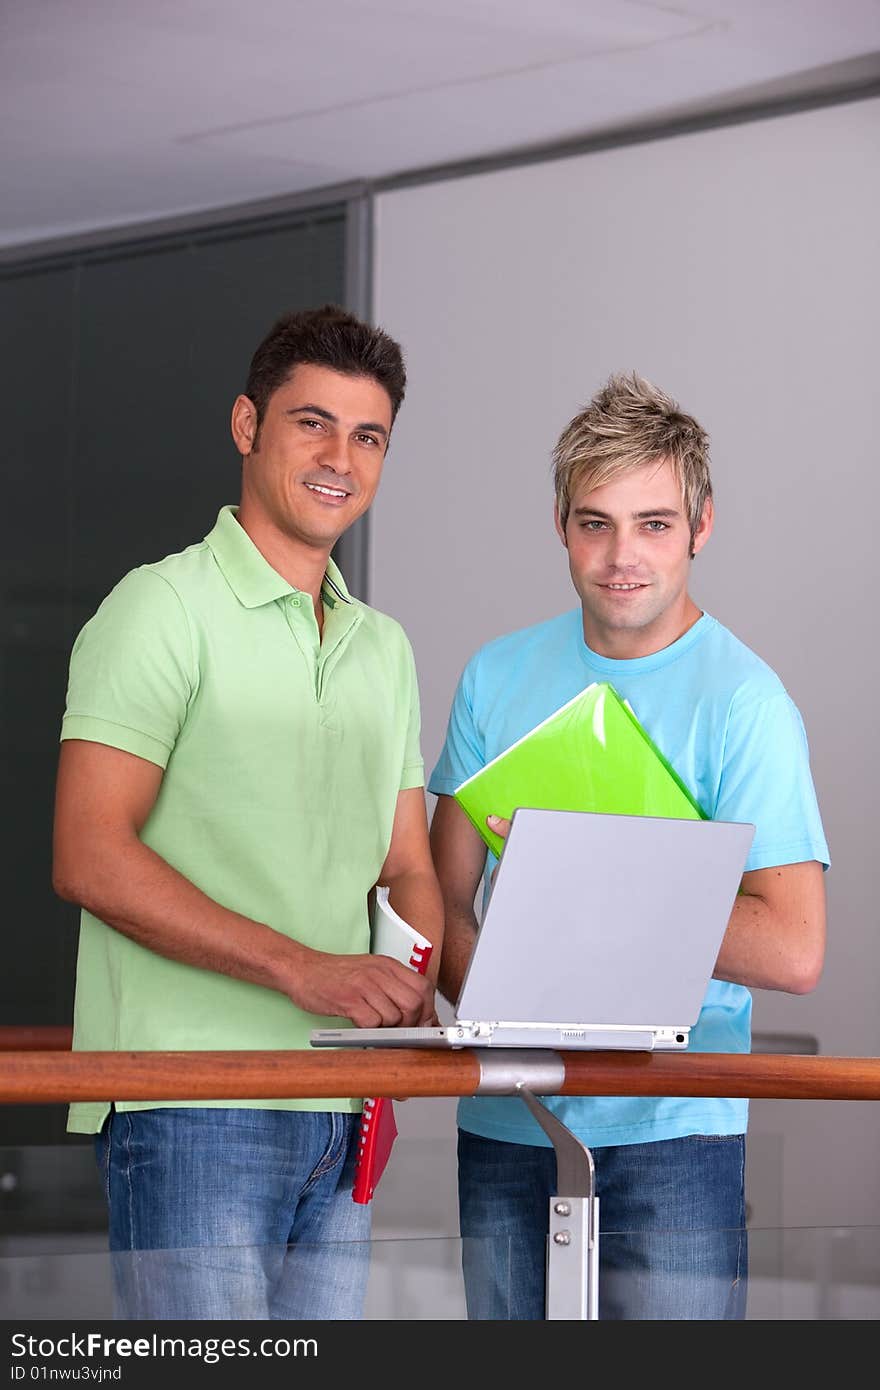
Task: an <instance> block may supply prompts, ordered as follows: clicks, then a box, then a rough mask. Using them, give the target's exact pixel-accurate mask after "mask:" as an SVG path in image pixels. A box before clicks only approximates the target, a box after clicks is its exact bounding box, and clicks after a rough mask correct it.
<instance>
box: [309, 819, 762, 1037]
mask: <svg viewBox="0 0 880 1390" xmlns="http://www.w3.org/2000/svg"><path fill="white" fill-rule="evenodd" d="M754 833H755V827H754V826H753V825H746V824H739V823H734V822H730V821H697V820H671V819H664V818H660V817H654V816H611V815H597V814H594V813H592V812H587V811H547V810H532V809H526V808H523V809H521V810H518V811H516V812H515V813H514V816H513V822H512V824H511V828H510V833H509V835H508V837H507V841H506V843H505V846H504V852H503V854H502V856H501V861H500V863H499V866H498V871H497V873H496V875H495V882H494V885H493V888H492V891H491V895H490V897H489V900H488V902H487V904H486V910H485V912H484V914H483V920H482V923H481V925H480V928H479V931H478V933H477V938H476V942H475V945H474V949H473V953H472V955H471V959H470V963H469V965H468V968H467V973H466V974H465V978H464V980H463V982H462V987H461V993H460V995H459V997H458V1000H457V1002H456V1006H455V1018H454V1021H453V1022H452V1023H451V1024H445V1025H442V1026H440V1027H421V1028H344V1027H343V1028H318V1029H316V1030H315V1031H314V1032H313V1033H312V1035H311V1042H312V1046H313V1047H363V1046H371V1047H421V1046H424V1047H531V1048H540V1047H549V1048H563V1049H578V1048H584V1049H587V1048H635V1049H640V1050H648V1051H650V1050H660V1049H663V1050H669V1051H673V1050H682V1049H684V1048H686V1047H687V1045H688V1038H689V1034H690V1029H691V1027H692V1026H693V1024H694V1023H696V1021H697V1017H698V1015H699V1012H700V1008H701V1006H702V1003H703V998H704V996H705V994H706V989H707V987H708V984H709V980H710V978H711V976H712V971H713V970H714V968H715V961H716V959H717V957H718V951H719V949H720V947H721V940H722V937H723V936H724V932H725V928H726V927H727V922H728V918H729V917H730V912H731V908H732V907H733V902H734V899H735V897H736V894H737V890H738V888H739V885H740V880H741V878H742V873H743V867H744V865H745V862H746V856H747V854H748V852H749V848H750V846H751V843H752V839H753V837H754Z"/></svg>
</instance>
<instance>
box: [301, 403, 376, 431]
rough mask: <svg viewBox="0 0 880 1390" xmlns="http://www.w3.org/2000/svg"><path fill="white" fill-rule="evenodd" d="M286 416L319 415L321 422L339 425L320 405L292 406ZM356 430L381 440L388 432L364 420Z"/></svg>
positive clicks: (337, 419)
mask: <svg viewBox="0 0 880 1390" xmlns="http://www.w3.org/2000/svg"><path fill="white" fill-rule="evenodd" d="M286 413H287V414H288V415H319V416H320V417H321V419H322V420H329V421H330V424H331V425H338V424H339V417H338V416H337V415H334V414H333V412H332V411H330V410H325V409H324V407H323V406H322V405H294V406H291V407H290V409H289V410H288V411H287V412H286ZM355 429H356V430H371V431H372V432H373V434H381V435H382V437H383V439H387V438H388V431H387V430H386V428H385V426H384V425H380V424H378V423H376V422H373V421H371V420H364V421H362V423H361V424H359V425H355Z"/></svg>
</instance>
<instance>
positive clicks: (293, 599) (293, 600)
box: [290, 594, 299, 608]
mask: <svg viewBox="0 0 880 1390" xmlns="http://www.w3.org/2000/svg"><path fill="white" fill-rule="evenodd" d="M290 602H291V603H292V604H293V606H294V608H299V594H291V596H290Z"/></svg>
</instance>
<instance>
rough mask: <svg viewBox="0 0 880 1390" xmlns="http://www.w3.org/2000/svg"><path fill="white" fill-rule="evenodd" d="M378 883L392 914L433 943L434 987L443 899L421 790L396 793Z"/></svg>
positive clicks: (431, 971)
mask: <svg viewBox="0 0 880 1390" xmlns="http://www.w3.org/2000/svg"><path fill="white" fill-rule="evenodd" d="M378 882H379V883H380V884H381V885H382V886H383V887H385V888H387V889H388V890H389V901H390V903H391V906H392V907H393V908H394V911H395V912H397V913H398V914H399V915H400V916H401V917H402V918H403V920H404V921H405V922H409V924H410V926H412V927H415V928H416V930H417V931H420V932H421V933H422V935H423V936H426V937H427V938H428V940H429V941H430V942H431V943H432V944H433V947H434V950H433V951H432V953H431V959H430V961H429V962H428V970H427V978H428V979H430V981H431V983H432V984H435V983H436V980H437V971H438V970H439V968H440V948H441V946H442V944H443V899H442V898H441V896H440V885H439V884H438V882H437V875H436V874H435V872H434V865H433V863H432V862H431V848H430V845H429V843H428V815H427V811H426V810H425V793H424V791H423V789H422V788H421V787H408V788H406V789H405V790H404V791H402V792H400V793H399V794H398V797H397V809H396V810H395V812H394V825H393V827H392V830H391V844H390V846H389V849H388V855H387V857H386V859H385V863H384V864H383V865H382V872H381V873H380V875H379V878H378Z"/></svg>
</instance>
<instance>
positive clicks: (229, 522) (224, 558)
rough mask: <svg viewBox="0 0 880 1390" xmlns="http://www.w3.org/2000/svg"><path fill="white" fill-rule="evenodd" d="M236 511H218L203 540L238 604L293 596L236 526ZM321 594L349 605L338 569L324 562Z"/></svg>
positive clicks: (254, 605)
mask: <svg viewBox="0 0 880 1390" xmlns="http://www.w3.org/2000/svg"><path fill="white" fill-rule="evenodd" d="M237 517H238V507H221V509H220V512H219V515H218V517H217V521H216V523H215V525H214V528H213V530H212V531H209V532H208V534H207V536H206V537H205V542H206V544H207V545H208V546H209V548H210V550H211V553H212V554H213V556H214V559H215V560H216V561H217V564H218V565H219V567H220V570H221V571H222V573H223V576H224V578H225V580H226V582H227V584H228V585H229V587H230V589H231V590H232V592H233V593H234V594H235V597H236V598H237V599H238V601H239V603H241V604H243V606H244V607H245V608H259V607H261V606H262V605H263V604H264V603H274V602H275V600H276V599H279V598H284V597H285V596H286V595H287V594H295V593H297V592H298V591H297V589H296V588H295V587H294V585H293V584H288V582H287V580H286V579H285V578H283V576H282V575H280V574H279V573H278V571H277V570H275V569H273V568H272V566H271V565H270V564H269V561H268V560H267V559H266V558H265V557H264V556H263V555H261V554H260V552H259V550H258V549H257V547H256V546H255V545H254V543H253V541H252V540H251V538H250V536H249V535H248V533H247V531H245V530H244V528H243V527H241V526H239V524H238V521H237ZM323 588H324V590H325V591H326V592H327V593H328V594H329V595H331V596H332V598H333V599H334V600H335V601H338V602H341V603H353V602H354V600H353V599H352V597H351V595H350V593H349V592H348V588H347V586H346V583H345V580H344V579H343V577H342V574H341V573H340V570H339V567H338V565H336V564H335V563H334V561H333V560H330V559H328V561H327V569H326V571H325V573H324V585H323Z"/></svg>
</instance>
